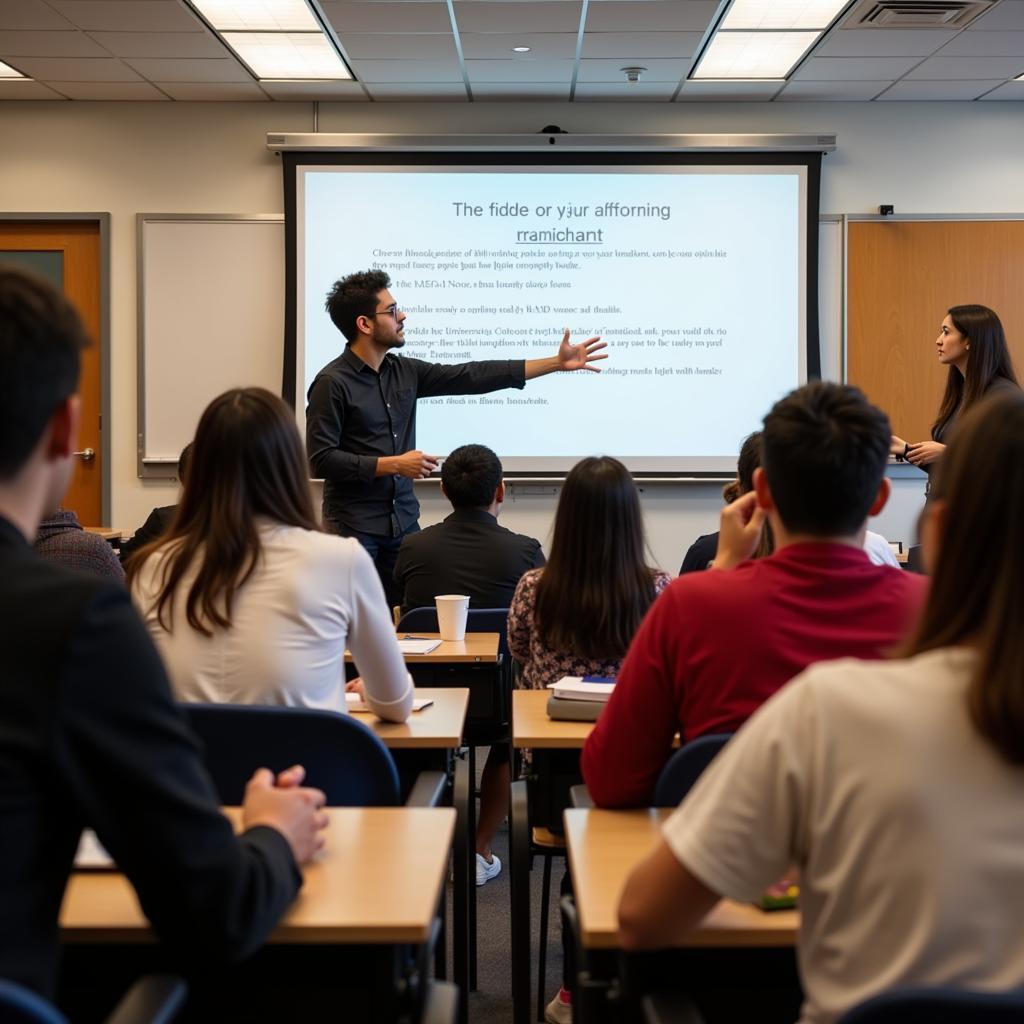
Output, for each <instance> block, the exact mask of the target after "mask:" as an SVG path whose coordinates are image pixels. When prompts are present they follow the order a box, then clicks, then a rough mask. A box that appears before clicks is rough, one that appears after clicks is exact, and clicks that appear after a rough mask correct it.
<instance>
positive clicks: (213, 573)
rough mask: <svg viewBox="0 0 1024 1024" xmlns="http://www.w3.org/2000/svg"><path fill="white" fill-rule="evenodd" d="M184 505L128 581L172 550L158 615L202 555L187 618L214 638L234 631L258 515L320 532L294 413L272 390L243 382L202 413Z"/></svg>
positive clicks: (256, 544) (139, 557)
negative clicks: (233, 616)
mask: <svg viewBox="0 0 1024 1024" xmlns="http://www.w3.org/2000/svg"><path fill="white" fill-rule="evenodd" d="M184 484H185V487H184V491H183V493H182V496H181V503H180V504H179V505H178V511H177V513H176V515H175V518H174V522H173V523H172V524H171V528H170V530H169V531H168V533H167V534H165V535H164V536H162V537H160V538H159V539H158V540H155V541H153V543H151V544H148V545H146V546H145V547H144V548H141V549H140V550H139V551H138V552H136V553H135V555H133V556H132V558H131V559H129V561H128V565H127V567H126V569H127V575H128V581H129V583H130V582H131V580H132V579H133V578H134V576H135V575H136V573H137V572H138V571H139V569H140V567H141V566H142V563H143V562H145V560H146V559H147V558H148V557H149V556H150V555H154V556H155V553H156V552H157V551H158V550H161V551H162V552H163V558H162V563H161V569H162V573H161V578H160V593H159V596H158V597H157V601H156V610H157V618H158V620H159V622H160V624H161V625H162V626H163V627H164V629H170V628H171V623H170V621H169V618H170V616H169V614H168V619H167V621H165V612H168V613H169V611H170V609H169V608H168V606H169V605H170V604H171V603H172V601H173V599H174V594H175V591H176V590H177V588H178V586H179V585H180V583H181V581H182V578H183V577H184V575H185V573H186V572H187V571H188V569H189V566H190V565H192V563H193V561H194V560H195V559H199V572H198V574H197V575H196V578H195V581H194V582H193V583H192V586H191V587H190V588H189V592H188V599H187V602H186V605H185V612H186V617H187V619H188V624H189V625H190V626H191V627H192V628H193V629H196V630H198V631H199V632H201V633H204V634H205V635H206V636H212V635H213V630H212V628H211V627H212V626H216V627H219V628H221V629H228V628H230V626H231V608H232V604H233V602H234V598H235V594H236V593H237V591H238V589H239V588H240V587H241V586H242V585H243V584H244V583H245V581H246V580H247V579H248V578H249V577H250V576H251V575H252V572H253V570H254V569H255V568H256V564H257V562H258V561H259V557H260V550H261V546H260V535H259V530H258V529H257V525H256V517H257V516H264V517H266V518H267V519H270V520H273V521H274V522H276V523H283V524H284V525H286V526H299V527H302V528H303V529H306V530H316V529H319V527H318V526H317V523H316V517H315V515H314V513H313V498H312V495H311V493H310V488H309V471H308V467H307V463H306V455H305V452H304V450H303V447H302V440H301V439H300V437H299V431H298V427H297V426H296V425H295V419H294V417H293V415H292V411H291V410H290V409H289V408H288V406H287V405H285V403H284V402H282V401H281V399H280V398H278V397H277V396H276V395H273V394H271V393H270V392H269V391H265V390H264V389H263V388H235V389H234V390H232V391H226V392H225V393H224V394H223V395H221V396H220V397H219V398H215V399H214V400H213V401H212V402H211V403H210V404H209V405H208V406H207V407H206V411H205V412H204V413H203V415H202V418H201V419H200V420H199V426H198V427H197V428H196V436H195V440H194V441H193V442H192V451H191V458H190V459H189V466H188V474H187V476H186V477H185V481H184Z"/></svg>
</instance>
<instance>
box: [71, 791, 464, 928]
mask: <svg viewBox="0 0 1024 1024" xmlns="http://www.w3.org/2000/svg"><path fill="white" fill-rule="evenodd" d="M225 813H226V814H227V815H228V816H229V817H230V818H231V819H232V821H233V823H234V824H235V826H236V827H238V826H239V823H240V819H241V812H240V810H239V809H238V808H228V809H227V810H226V811H225ZM327 813H328V816H329V817H330V824H329V825H328V830H327V846H326V848H325V849H324V850H323V851H322V852H321V853H320V854H318V855H317V857H316V859H315V860H314V862H313V863H311V864H309V865H308V866H307V867H306V868H305V872H304V874H305V879H306V880H305V884H304V886H303V887H302V891H301V892H300V893H299V896H298V898H297V899H296V901H295V902H294V903H293V904H292V906H291V907H290V908H289V909H288V911H287V912H286V913H285V915H284V917H283V918H282V919H281V921H280V923H279V924H278V926H277V927H276V928H275V929H274V931H273V932H272V933H271V936H270V939H269V941H270V942H271V943H280V944H290V943H301V944H313V945H316V944H324V943H330V944H337V943H345V944H354V943H370V944H380V943H389V944H390V943H411V944H421V943H424V942H426V941H427V940H428V938H429V936H430V930H431V927H432V924H433V921H434V919H435V917H436V915H437V905H438V899H439V897H440V893H441V886H442V885H443V883H444V876H445V871H446V869H447V866H448V853H449V850H450V849H451V844H452V836H453V833H454V829H455V811H454V809H452V808H450V807H436V808H420V807H417V808H411V807H335V808H330V809H329V810H328V811H327ZM60 923H61V927H62V929H63V932H64V938H65V940H68V941H74V942H79V943H111V942H114V943H135V942H152V941H153V934H152V932H151V930H150V927H149V922H148V921H147V920H146V919H145V917H144V916H143V915H142V911H141V910H140V909H139V905H138V902H137V900H136V898H135V891H134V889H132V887H131V885H129V883H128V880H127V879H126V878H125V877H124V875H121V874H119V873H117V872H110V871H92V872H75V873H73V874H72V876H71V879H70V881H69V883H68V888H67V891H66V893H65V896H64V903H63V906H62V907H61V912H60Z"/></svg>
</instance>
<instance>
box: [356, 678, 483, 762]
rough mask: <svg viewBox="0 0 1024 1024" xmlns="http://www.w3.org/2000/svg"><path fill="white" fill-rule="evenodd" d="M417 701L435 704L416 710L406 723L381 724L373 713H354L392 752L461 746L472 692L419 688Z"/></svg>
mask: <svg viewBox="0 0 1024 1024" xmlns="http://www.w3.org/2000/svg"><path fill="white" fill-rule="evenodd" d="M416 699H417V700H424V699H427V700H432V701H433V702H434V703H433V704H431V706H430V707H428V708H424V709H423V710H422V711H414V712H413V713H412V714H411V715H410V716H409V718H408V720H407V721H405V722H402V723H401V724H399V723H397V722H382V721H381V720H380V719H379V718H377V716H376V715H374V714H372V713H371V712H362V711H354V712H352V715H353V717H354V718H355V719H356V721H357V722H361V723H362V724H363V725H365V726H367V727H369V728H370V729H372V730H373V732H374V733H376V735H377V736H378V737H380V739H381V741H382V742H383V743H384V746H385V747H387V748H388V749H389V750H456V749H458V747H460V746H461V745H462V729H463V725H464V724H465V721H466V708H467V707H468V706H469V690H468V689H465V688H463V687H452V688H450V689H449V688H447V687H417V689H416Z"/></svg>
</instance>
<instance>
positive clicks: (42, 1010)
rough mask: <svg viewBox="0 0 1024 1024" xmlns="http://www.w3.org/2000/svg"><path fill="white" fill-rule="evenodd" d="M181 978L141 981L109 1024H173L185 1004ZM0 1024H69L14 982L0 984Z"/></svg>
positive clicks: (152, 978) (124, 999)
mask: <svg viewBox="0 0 1024 1024" xmlns="http://www.w3.org/2000/svg"><path fill="white" fill-rule="evenodd" d="M187 991H188V989H187V987H186V985H185V982H184V981H182V980H181V978H175V977H172V976H170V975H156V974H154V975H151V976H149V977H145V978H140V979H139V980H138V981H137V982H135V984H134V985H132V987H131V988H130V989H129V990H128V992H127V993H126V994H125V996H124V998H123V999H122V1000H121V1001H120V1002H119V1003H118V1004H117V1006H116V1007H115V1008H114V1012H113V1013H112V1014H111V1015H110V1016H109V1017H107V1019H106V1024H170V1022H171V1021H172V1020H174V1019H175V1017H177V1016H178V1012H179V1011H180V1010H181V1008H182V1006H183V1005H184V1002H185V996H186V994H187ZM0 1020H2V1021H3V1022H4V1024H68V1020H67V1018H66V1017H65V1016H64V1014H62V1013H61V1012H60V1011H59V1010H58V1009H57V1008H56V1007H55V1006H54V1005H53V1004H52V1003H49V1002H47V1001H46V1000H45V999H43V997H42V996H40V995H37V994H36V993H35V992H33V991H32V990H31V989H28V988H25V986H24V985H19V984H17V983H16V982H13V981H3V980H0Z"/></svg>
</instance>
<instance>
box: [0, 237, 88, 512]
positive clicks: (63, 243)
mask: <svg viewBox="0 0 1024 1024" xmlns="http://www.w3.org/2000/svg"><path fill="white" fill-rule="evenodd" d="M0 263H13V264H15V265H16V266H19V267H22V268H24V269H26V270H32V271H34V272H35V273H37V274H39V275H40V276H42V277H46V278H48V279H49V280H51V281H53V282H54V284H56V285H58V286H59V287H61V288H62V289H63V291H64V294H65V295H67V297H68V298H69V299H70V300H71V302H72V304H73V305H74V306H75V308H76V309H77V310H78V312H79V315H80V316H81V317H82V320H83V321H84V322H85V326H86V329H87V330H88V332H89V336H90V338H91V339H92V345H91V346H90V347H89V348H88V349H86V351H85V352H83V353H82V377H81V382H80V386H79V390H80V393H81V396H82V421H81V425H80V426H79V431H78V451H79V452H80V453H81V454H80V455H79V456H78V459H77V460H76V461H77V465H76V467H75V472H74V476H73V477H72V480H71V486H70V487H69V488H68V492H67V494H66V496H65V498H64V507H65V508H70V509H74V510H75V512H77V513H78V518H79V521H80V522H81V523H82V525H83V526H100V525H102V520H101V517H102V509H103V476H104V472H105V467H104V465H103V445H102V443H101V438H102V433H101V432H102V428H103V426H104V424H102V423H101V422H100V416H101V411H102V406H101V396H102V393H103V392H102V378H101V373H102V366H101V359H100V303H101V292H100V229H99V224H98V223H96V222H95V221H67V222H62V221H0Z"/></svg>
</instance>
